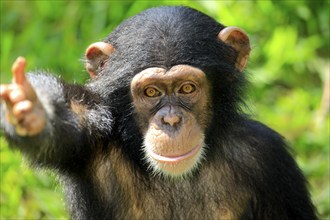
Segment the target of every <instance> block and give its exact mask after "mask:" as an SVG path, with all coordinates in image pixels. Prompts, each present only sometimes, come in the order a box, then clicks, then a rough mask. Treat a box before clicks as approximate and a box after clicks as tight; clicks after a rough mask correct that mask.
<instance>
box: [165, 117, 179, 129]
mask: <svg viewBox="0 0 330 220" xmlns="http://www.w3.org/2000/svg"><path fill="white" fill-rule="evenodd" d="M162 122H163V124H169V125H171V126H175V125H177V124H179V123H180V122H181V118H180V117H179V116H177V115H166V116H164V117H163V118H162Z"/></svg>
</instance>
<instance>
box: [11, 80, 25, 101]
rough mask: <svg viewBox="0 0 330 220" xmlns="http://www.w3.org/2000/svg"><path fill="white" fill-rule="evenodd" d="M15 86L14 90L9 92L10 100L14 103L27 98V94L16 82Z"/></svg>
mask: <svg viewBox="0 0 330 220" xmlns="http://www.w3.org/2000/svg"><path fill="white" fill-rule="evenodd" d="M13 87H14V88H13V90H12V91H11V92H10V93H9V100H10V102H11V103H12V104H15V103H17V102H21V101H23V100H24V99H26V94H25V92H24V91H23V89H22V88H20V87H19V86H17V85H15V84H14V85H13Z"/></svg>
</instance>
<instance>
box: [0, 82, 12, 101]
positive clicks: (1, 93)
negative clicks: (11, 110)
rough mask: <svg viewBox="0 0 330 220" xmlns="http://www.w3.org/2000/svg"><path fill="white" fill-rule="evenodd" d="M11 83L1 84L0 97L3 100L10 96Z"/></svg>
mask: <svg viewBox="0 0 330 220" xmlns="http://www.w3.org/2000/svg"><path fill="white" fill-rule="evenodd" d="M9 92H10V90H9V85H0V99H1V100H4V101H6V100H8V98H9Z"/></svg>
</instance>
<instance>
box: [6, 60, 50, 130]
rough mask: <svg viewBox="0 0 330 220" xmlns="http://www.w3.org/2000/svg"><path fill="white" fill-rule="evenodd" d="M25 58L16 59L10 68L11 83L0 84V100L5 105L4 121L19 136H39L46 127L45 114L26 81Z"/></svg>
mask: <svg viewBox="0 0 330 220" xmlns="http://www.w3.org/2000/svg"><path fill="white" fill-rule="evenodd" d="M25 66H26V61H25V58H23V57H18V58H17V59H16V61H15V62H14V64H13V66H12V73H13V81H12V83H11V84H1V87H0V98H1V101H3V102H4V103H5V108H6V109H5V110H6V119H7V121H8V122H9V123H11V124H13V125H14V127H15V130H16V133H17V134H18V135H20V136H34V135H37V134H39V133H40V132H41V131H42V130H43V129H44V128H45V125H46V112H45V110H44V108H43V106H42V104H41V102H40V101H39V99H38V97H37V94H36V92H35V90H34V89H33V87H32V85H31V84H30V82H29V81H28V80H27V79H26V77H25V73H24V69H25Z"/></svg>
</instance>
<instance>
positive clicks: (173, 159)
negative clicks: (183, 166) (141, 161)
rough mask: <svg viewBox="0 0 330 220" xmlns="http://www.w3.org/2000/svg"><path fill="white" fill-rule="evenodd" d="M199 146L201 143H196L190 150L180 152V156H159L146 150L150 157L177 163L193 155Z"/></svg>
mask: <svg viewBox="0 0 330 220" xmlns="http://www.w3.org/2000/svg"><path fill="white" fill-rule="evenodd" d="M200 148H201V145H197V146H196V147H194V148H193V149H192V150H191V151H189V152H187V153H185V154H182V155H180V156H161V155H158V154H156V153H154V152H152V150H148V153H149V154H150V156H151V157H152V158H154V159H155V160H157V161H160V162H165V163H178V162H180V161H183V160H187V159H188V158H190V157H193V156H194V155H195V154H196V153H197V152H198V151H199V149H200Z"/></svg>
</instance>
